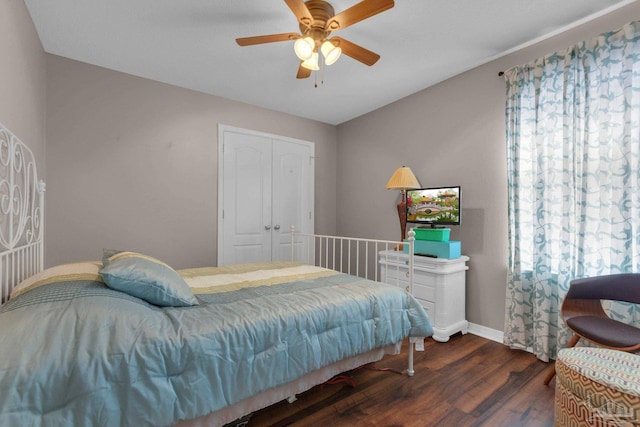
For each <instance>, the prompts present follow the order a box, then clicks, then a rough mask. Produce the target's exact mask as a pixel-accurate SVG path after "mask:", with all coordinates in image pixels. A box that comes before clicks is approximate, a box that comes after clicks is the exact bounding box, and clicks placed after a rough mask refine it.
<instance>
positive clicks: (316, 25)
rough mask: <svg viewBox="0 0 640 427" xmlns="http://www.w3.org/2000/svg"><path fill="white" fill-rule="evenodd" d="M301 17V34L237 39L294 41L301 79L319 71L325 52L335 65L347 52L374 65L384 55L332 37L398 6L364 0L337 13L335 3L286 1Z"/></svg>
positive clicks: (389, 0) (327, 62) (242, 41)
mask: <svg viewBox="0 0 640 427" xmlns="http://www.w3.org/2000/svg"><path fill="white" fill-rule="evenodd" d="M284 2H285V3H286V4H287V6H289V9H291V11H292V12H293V14H294V15H295V16H296V18H298V22H299V23H300V34H298V33H281V34H269V35H265V36H255V37H243V38H239V39H236V43H238V44H239V45H240V46H250V45H256V44H262V43H272V42H281V41H293V40H295V43H294V50H295V52H296V55H297V56H298V58H300V66H299V67H298V74H297V76H296V77H297V78H299V79H304V78H307V77H309V76H310V75H311V71H313V70H318V69H319V65H318V58H319V55H318V52H320V53H322V58H323V59H324V64H325V65H331V64H333V63H334V62H336V60H337V59H338V58H339V57H340V54H342V53H344V54H345V55H347V56H350V57H351V58H353V59H355V60H357V61H360V62H362V63H363V64H365V65H369V66H371V65H373V64H375V63H376V61H378V59H380V55H378V54H377V53H375V52H371V51H370V50H367V49H365V48H363V47H361V46H358V45H357V44H354V43H352V42H350V41H348V40H345V39H343V38H341V37H331V38H329V35H330V34H331V32H332V31H338V30H342V29H344V28H347V27H348V26H350V25H353V24H355V23H357V22H360V21H363V20H365V19H367V18H371V17H372V16H374V15H377V14H379V13H381V12H384V11H385V10H387V9H391V8H392V7H393V5H394V2H393V0H362V1H361V2H360V3H357V4H356V5H354V6H351V7H350V8H348V9H346V10H344V11H342V12H340V13H338V14H337V15H336V14H335V11H334V9H333V6H331V4H329V3H328V2H326V1H324V0H308V1H306V2H305V1H304V0H284Z"/></svg>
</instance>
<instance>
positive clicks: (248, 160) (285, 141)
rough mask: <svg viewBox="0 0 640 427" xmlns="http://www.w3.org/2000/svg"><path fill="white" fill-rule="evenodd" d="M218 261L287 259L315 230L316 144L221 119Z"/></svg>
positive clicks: (225, 263) (227, 263)
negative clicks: (297, 239)
mask: <svg viewBox="0 0 640 427" xmlns="http://www.w3.org/2000/svg"><path fill="white" fill-rule="evenodd" d="M219 141H220V149H219V156H220V161H219V168H220V170H219V174H218V179H219V182H218V192H219V193H218V204H219V206H218V265H219V266H222V265H229V264H237V263H244V262H256V261H270V260H288V259H290V258H291V233H290V231H291V226H292V225H293V226H295V228H296V230H297V231H299V232H305V233H313V224H314V209H313V203H314V191H313V189H314V146H313V143H310V142H307V141H300V140H294V139H290V138H284V137H278V136H275V135H268V134H262V133H258V132H253V131H248V130H244V129H239V128H232V127H229V126H223V125H220V130H219Z"/></svg>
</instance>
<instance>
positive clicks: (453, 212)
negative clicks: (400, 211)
mask: <svg viewBox="0 0 640 427" xmlns="http://www.w3.org/2000/svg"><path fill="white" fill-rule="evenodd" d="M460 219H461V218H460V186H453V187H436V188H418V189H415V190H407V222H408V223H413V224H423V225H425V226H430V227H433V228H436V227H442V226H445V225H460Z"/></svg>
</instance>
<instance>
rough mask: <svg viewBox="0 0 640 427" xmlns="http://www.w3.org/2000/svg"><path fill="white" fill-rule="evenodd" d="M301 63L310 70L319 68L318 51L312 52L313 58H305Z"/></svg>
mask: <svg viewBox="0 0 640 427" xmlns="http://www.w3.org/2000/svg"><path fill="white" fill-rule="evenodd" d="M300 65H301V66H303V67H304V68H306V69H308V70H312V71H317V70H319V69H320V67H318V52H312V53H311V58H309V59H306V60H304V61H303V62H302V64H300Z"/></svg>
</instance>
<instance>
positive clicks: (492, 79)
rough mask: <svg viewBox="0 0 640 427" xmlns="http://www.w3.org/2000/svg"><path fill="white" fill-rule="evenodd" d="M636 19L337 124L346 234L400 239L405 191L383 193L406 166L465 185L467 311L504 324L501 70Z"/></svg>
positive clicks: (620, 16)
mask: <svg viewBox="0 0 640 427" xmlns="http://www.w3.org/2000/svg"><path fill="white" fill-rule="evenodd" d="M634 17H635V19H638V18H640V3H637V2H636V3H633V4H631V5H629V6H627V7H624V8H621V9H619V10H617V11H615V12H613V13H611V14H609V15H606V16H604V17H601V18H599V19H597V20H595V21H592V22H590V23H588V24H585V25H583V26H580V27H577V28H575V29H573V30H571V31H568V32H565V33H562V34H560V35H557V36H555V37H552V38H550V39H547V40H545V41H544V42H541V43H538V44H536V45H533V46H530V47H528V48H525V49H522V50H520V51H517V52H515V53H513V54H510V55H508V56H505V57H503V58H500V59H498V60H496V61H493V62H491V63H488V64H485V65H483V66H481V67H478V68H475V69H473V70H470V71H468V72H466V73H464V74H461V75H459V76H456V77H454V78H451V79H449V80H447V81H445V82H443V83H441V84H438V85H436V86H433V87H431V88H428V89H426V90H424V91H421V92H418V93H416V94H414V95H411V96H409V97H407V98H405V99H402V100H400V101H398V102H395V103H393V104H390V105H388V106H386V107H383V108H381V109H379V110H377V111H374V112H372V113H370V114H367V115H364V116H362V117H359V118H357V119H354V120H352V121H350V122H347V123H344V124H342V125H340V126H338V182H339V183H340V185H339V186H338V193H337V206H338V212H337V218H338V228H337V230H338V234H346V235H351V236H358V237H366V236H372V237H378V238H388V239H397V238H399V234H400V226H399V222H398V216H397V211H396V208H395V204H396V203H397V201H399V197H400V196H399V194H400V193H399V192H398V191H395V190H394V191H387V190H384V186H385V184H386V182H387V180H388V179H389V177H390V176H391V174H392V173H393V171H394V170H395V169H396V168H397V167H399V166H402V165H406V166H409V167H411V169H412V170H413V172H414V173H415V175H416V177H417V178H418V179H419V180H420V183H421V184H422V185H423V186H425V187H431V186H440V185H461V186H462V203H463V210H462V225H461V226H459V227H453V228H452V232H451V239H452V240H460V241H461V242H462V250H463V253H464V254H466V255H469V256H470V257H471V261H470V263H469V267H470V269H469V271H468V273H467V309H466V310H467V318H468V320H469V321H470V322H473V323H476V324H479V325H482V326H486V327H489V328H493V329H497V330H503V326H504V304H505V291H506V266H507V182H506V180H507V176H506V143H505V126H504V122H505V113H504V108H505V83H504V80H503V79H502V78H499V77H498V72H499V71H501V70H505V69H508V68H510V67H513V66H516V65H519V64H522V63H526V62H529V61H531V60H533V59H535V58H538V57H540V56H544V55H546V54H548V53H552V52H555V51H558V50H563V49H565V48H567V47H568V46H570V45H571V44H574V43H578V42H580V41H582V40H585V39H588V38H591V37H593V36H596V35H598V34H600V33H602V32H605V31H610V30H614V29H617V28H619V27H620V26H622V25H624V24H625V23H627V22H629V21H631V20H633V19H634ZM354 165H357V167H354ZM362 206H367V215H365V216H363V215H361V214H362V210H361V207H362Z"/></svg>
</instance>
